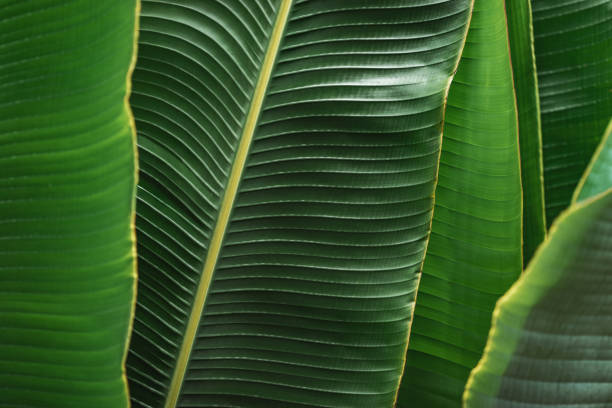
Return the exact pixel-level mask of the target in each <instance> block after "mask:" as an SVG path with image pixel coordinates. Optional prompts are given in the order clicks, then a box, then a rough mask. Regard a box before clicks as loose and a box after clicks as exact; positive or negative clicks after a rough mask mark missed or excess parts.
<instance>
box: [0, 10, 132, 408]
mask: <svg viewBox="0 0 612 408" xmlns="http://www.w3.org/2000/svg"><path fill="white" fill-rule="evenodd" d="M135 14H136V2H135V1H128V0H99V1H95V2H92V1H57V0H31V1H1V2H0V49H1V51H0V78H1V80H0V118H1V120H0V146H1V147H0V151H1V157H0V191H2V197H1V198H0V214H1V216H0V288H1V291H2V294H1V295H0V406H2V407H11V408H16V407H38V408H53V407H58V408H83V407H88V408H121V407H127V406H128V405H129V401H128V393H127V388H126V387H127V383H126V378H125V373H124V369H123V362H124V358H125V354H126V351H127V350H126V348H127V338H128V332H129V325H130V321H131V314H132V309H133V302H134V289H135V287H134V285H135V255H134V249H135V248H134V245H135V244H134V240H133V234H134V231H133V210H134V199H133V197H134V192H135V176H136V171H135V160H134V155H135V137H134V135H133V132H134V130H133V127H132V126H131V116H130V112H129V107H128V106H127V93H128V89H129V87H128V81H127V79H128V76H129V69H130V64H131V62H132V60H133V53H134V36H135V22H136V15H135Z"/></svg>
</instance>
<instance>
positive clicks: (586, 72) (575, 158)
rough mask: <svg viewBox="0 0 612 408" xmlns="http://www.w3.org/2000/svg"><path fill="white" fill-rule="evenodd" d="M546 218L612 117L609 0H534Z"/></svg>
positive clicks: (566, 198)
mask: <svg viewBox="0 0 612 408" xmlns="http://www.w3.org/2000/svg"><path fill="white" fill-rule="evenodd" d="M532 5H533V26H534V36H535V51H536V65H537V69H538V84H539V85H538V86H539V94H540V106H541V111H542V140H543V149H544V185H545V197H546V219H547V222H548V224H549V225H550V224H551V223H552V222H553V220H554V219H555V217H556V216H557V215H558V214H559V213H560V212H561V211H562V210H563V209H564V208H566V207H567V206H568V205H569V203H570V200H571V197H572V193H573V192H574V189H575V187H576V184H577V183H578V180H579V179H580V176H581V175H582V173H583V172H584V170H585V168H586V166H587V164H588V163H589V160H590V159H591V156H592V155H593V152H594V151H595V148H596V147H597V145H598V143H599V141H600V139H601V135H602V134H603V131H604V129H605V128H606V125H607V124H608V120H609V118H610V116H612V98H611V97H610V89H612V58H611V57H610V56H611V55H612V7H610V2H609V1H608V0H580V1H576V0H533V1H532Z"/></svg>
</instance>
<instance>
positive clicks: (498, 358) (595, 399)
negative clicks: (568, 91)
mask: <svg viewBox="0 0 612 408" xmlns="http://www.w3.org/2000/svg"><path fill="white" fill-rule="evenodd" d="M608 139H609V138H606V139H605V140H604V142H602V145H601V147H600V149H599V154H598V156H597V157H598V159H597V160H596V161H595V162H594V163H593V165H592V166H591V167H590V171H592V172H593V173H589V172H587V174H585V176H584V178H585V179H586V180H587V182H586V183H585V189H583V190H582V193H581V194H580V198H581V201H579V202H577V203H573V204H572V205H571V206H570V208H569V209H567V210H566V211H565V212H564V213H562V214H561V215H560V216H559V217H558V219H557V220H556V221H555V223H554V224H553V226H552V227H551V230H550V233H549V236H548V238H547V240H546V241H545V242H544V244H542V246H540V248H539V249H538V251H537V252H536V255H535V256H534V259H533V261H532V262H531V263H530V264H529V267H528V268H527V271H526V272H525V274H524V275H523V276H522V277H521V279H520V280H519V281H518V282H517V283H516V284H515V285H514V286H513V287H512V288H511V289H510V290H509V291H508V293H506V295H504V297H503V298H502V299H500V301H499V302H498V304H497V306H496V308H495V313H494V320H493V327H492V329H491V333H490V335H489V340H488V343H487V347H486V351H485V354H484V356H483V358H482V360H481V361H480V363H479V364H478V366H477V368H476V369H474V371H472V374H471V377H470V380H469V382H468V385H467V388H466V391H465V394H464V399H465V407H466V408H486V407H498V408H513V407H516V408H519V407H520V408H536V407H541V406H543V405H547V406H559V407H561V406H562V407H572V408H587V407H588V408H592V407H605V406H609V405H610V403H612V387H610V383H611V382H612V370H610V350H612V324H611V323H612V322H611V318H610V310H611V309H612V297H610V293H612V282H611V281H610V273H609V272H610V264H611V263H612V240H611V239H610V237H612V189H610V187H611V186H612V183H611V180H610V177H609V176H608V177H598V176H597V175H596V174H595V173H594V172H599V171H601V170H603V169H604V167H606V172H607V173H608V174H610V173H612V166H610V164H611V163H610V161H609V160H608V158H609V157H610V149H612V146H611V145H610V143H609V142H608ZM591 176H593V177H591ZM586 184H589V185H590V187H589V188H587V186H586ZM590 194H592V195H590Z"/></svg>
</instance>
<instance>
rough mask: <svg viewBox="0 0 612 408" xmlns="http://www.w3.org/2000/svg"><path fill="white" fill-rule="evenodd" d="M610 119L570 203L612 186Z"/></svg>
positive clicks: (611, 127)
mask: <svg viewBox="0 0 612 408" xmlns="http://www.w3.org/2000/svg"><path fill="white" fill-rule="evenodd" d="M610 133H612V119H611V120H610V122H609V123H608V127H607V128H606V131H605V132H604V136H603V138H602V141H601V143H600V144H599V147H598V148H597V150H596V151H595V154H594V155H593V158H592V159H591V163H590V164H589V166H588V167H587V170H586V171H585V173H584V175H583V176H582V179H581V180H580V182H579V183H578V187H577V188H576V191H574V197H573V199H572V202H579V201H582V200H584V199H586V198H589V197H592V196H594V195H597V194H599V193H602V192H604V191H605V190H607V189H608V188H609V187H610V186H612V171H610V169H612V138H611V137H610Z"/></svg>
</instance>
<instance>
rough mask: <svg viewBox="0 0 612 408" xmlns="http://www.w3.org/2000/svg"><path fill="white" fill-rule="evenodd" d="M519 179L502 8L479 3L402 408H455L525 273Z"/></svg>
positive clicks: (443, 165) (450, 114) (451, 104)
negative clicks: (508, 294)
mask: <svg viewBox="0 0 612 408" xmlns="http://www.w3.org/2000/svg"><path fill="white" fill-rule="evenodd" d="M521 207H522V200H521V174H520V164H519V146H518V134H517V114H516V107H515V101H514V89H513V82H512V71H511V65H510V55H509V48H508V36H507V31H506V16H505V10H504V4H503V2H501V1H488V0H476V1H475V4H474V13H473V16H472V21H471V23H470V29H469V32H468V36H467V41H466V45H465V49H464V51H463V54H462V57H461V61H460V63H459V68H458V70H457V74H456V76H455V78H454V79H453V82H452V84H451V87H450V92H449V95H448V106H447V110H446V118H445V123H444V137H443V143H442V156H441V159H440V174H439V181H438V185H437V188H436V201H435V209H434V217H433V225H432V232H431V238H430V241H429V245H428V248H427V255H426V257H425V264H424V266H423V276H422V278H421V283H420V286H419V293H418V301H417V305H416V308H415V318H414V323H413V327H412V332H411V337H410V344H409V348H408V356H407V359H406V368H405V371H404V376H403V379H402V385H401V388H400V395H399V400H398V407H400V408H403V407H428V408H429V407H431V408H435V407H459V406H460V405H461V395H462V393H463V389H464V386H465V383H466V381H467V379H468V376H469V373H470V370H471V369H472V368H473V367H474V366H475V365H476V363H477V362H478V359H479V358H480V356H481V354H482V351H483V349H484V346H485V342H486V338H487V333H488V331H489V327H490V322H491V314H492V312H493V308H494V306H495V302H496V301H497V299H498V298H499V296H501V295H502V294H503V293H504V292H505V291H506V290H507V289H508V288H509V287H510V285H512V283H513V282H514V280H515V279H516V278H517V277H518V276H519V274H520V273H521V270H522V258H521V246H522V229H521V225H522V218H521Z"/></svg>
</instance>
